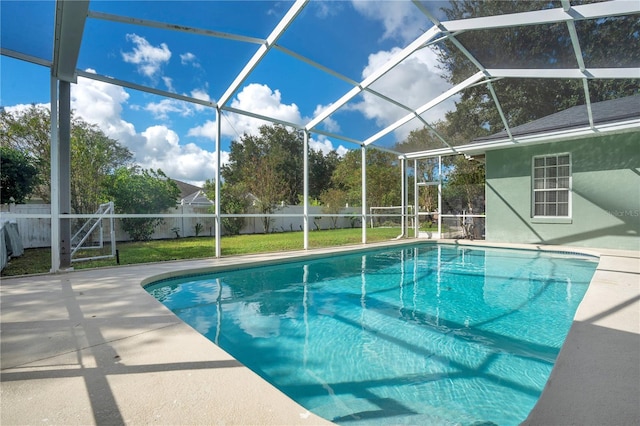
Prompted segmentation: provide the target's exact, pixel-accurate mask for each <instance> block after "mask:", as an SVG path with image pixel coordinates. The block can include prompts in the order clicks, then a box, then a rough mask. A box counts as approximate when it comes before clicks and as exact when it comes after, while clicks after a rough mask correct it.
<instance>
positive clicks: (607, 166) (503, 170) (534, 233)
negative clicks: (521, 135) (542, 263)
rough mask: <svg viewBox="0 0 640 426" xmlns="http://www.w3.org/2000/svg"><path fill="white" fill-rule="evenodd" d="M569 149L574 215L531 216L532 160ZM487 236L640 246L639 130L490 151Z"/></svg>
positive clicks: (519, 240) (506, 239)
mask: <svg viewBox="0 0 640 426" xmlns="http://www.w3.org/2000/svg"><path fill="white" fill-rule="evenodd" d="M567 152H568V153H570V154H571V163H572V191H571V198H572V207H571V215H570V216H571V217H570V218H568V219H564V220H553V219H538V218H535V219H534V218H533V217H532V216H533V214H532V206H531V204H532V195H531V191H532V189H531V185H532V182H531V173H532V165H531V162H532V158H533V156H537V155H551V154H560V153H567ZM486 213H487V217H486V240H487V241H494V242H511V243H534V244H535V243H544V244H562V245H574V246H583V247H598V248H613V249H626V250H640V132H633V133H624V134H619V135H609V136H604V137H596V138H588V139H582V140H573V141H565V142H554V143H548V144H538V145H530V146H523V147H514V148H507V149H501V150H495V151H489V152H487V153H486Z"/></svg>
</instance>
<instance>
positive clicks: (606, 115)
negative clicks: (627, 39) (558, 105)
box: [472, 95, 640, 143]
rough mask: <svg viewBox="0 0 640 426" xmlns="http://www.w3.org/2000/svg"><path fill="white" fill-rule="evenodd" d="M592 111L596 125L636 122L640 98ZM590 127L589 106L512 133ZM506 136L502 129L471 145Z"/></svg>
mask: <svg viewBox="0 0 640 426" xmlns="http://www.w3.org/2000/svg"><path fill="white" fill-rule="evenodd" d="M591 111H592V114H593V123H594V125H600V124H607V123H615V122H620V121H624V120H627V119H637V118H640V95H634V96H628V97H625V98H620V99H613V100H609V101H602V102H594V103H592V104H591ZM588 126H589V116H588V113H587V106H586V105H577V106H574V107H571V108H568V109H565V110H564V111H560V112H557V113H555V114H551V115H548V116H546V117H542V118H539V119H537V120H534V121H531V122H529V123H526V124H523V125H521V126H516V127H513V128H511V129H510V130H511V134H512V135H513V137H518V136H531V135H536V134H541V133H547V132H552V131H555V130H568V129H573V128H580V127H588ZM506 137H508V135H507V132H506V131H505V130H503V131H501V132H498V133H495V134H493V135H490V136H484V137H481V138H477V139H474V140H473V142H472V143H479V142H489V141H492V140H499V139H504V138H506Z"/></svg>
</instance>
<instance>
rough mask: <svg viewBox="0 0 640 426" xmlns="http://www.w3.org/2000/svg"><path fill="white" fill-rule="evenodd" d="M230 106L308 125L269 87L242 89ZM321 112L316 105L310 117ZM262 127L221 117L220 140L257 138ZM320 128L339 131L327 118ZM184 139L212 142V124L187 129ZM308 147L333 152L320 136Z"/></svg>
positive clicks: (260, 122)
mask: <svg viewBox="0 0 640 426" xmlns="http://www.w3.org/2000/svg"><path fill="white" fill-rule="evenodd" d="M194 92H195V91H194ZM194 92H192V96H194V97H197V96H196V94H195V93H194ZM231 106H232V107H233V108H237V109H241V110H243V111H249V112H253V113H256V114H261V115H264V116H267V117H272V118H279V119H281V120H283V121H288V122H291V123H296V124H303V123H306V122H308V121H310V118H309V117H302V116H301V114H300V111H299V109H298V106H297V105H296V104H289V105H287V104H283V103H282V97H281V94H280V91H279V90H271V88H269V86H267V85H264V84H250V85H248V86H246V87H245V88H244V89H242V91H241V92H240V93H239V94H238V96H236V98H235V99H233V101H232V102H231ZM324 108H326V106H321V105H318V106H317V107H316V110H315V112H314V114H317V113H318V112H320V111H322V110H323V109H324ZM264 124H270V123H269V122H265V121H263V120H259V119H256V118H253V117H249V116H244V115H240V114H233V113H224V114H223V118H222V122H221V129H220V131H221V133H222V135H223V136H227V137H230V138H233V139H236V140H239V139H240V136H242V135H243V134H245V133H246V134H250V135H257V134H258V133H259V129H260V126H262V125H264ZM324 124H325V127H326V128H327V130H328V131H338V130H339V129H340V128H339V126H338V124H337V123H336V122H335V121H334V120H332V119H331V118H328V119H327V120H325V121H324ZM188 136H194V137H204V138H208V139H211V140H215V139H216V122H215V120H207V121H206V122H205V123H204V124H202V125H200V126H196V127H193V128H191V129H190V130H189V132H188ZM309 146H310V147H311V148H313V149H315V150H320V151H322V152H323V153H325V154H326V153H328V152H330V151H331V150H333V149H336V148H335V147H334V146H333V143H332V142H331V141H330V140H329V139H328V138H326V137H325V136H323V135H320V136H319V137H318V138H317V139H314V138H311V139H310V140H309ZM336 151H337V152H338V154H340V155H344V153H346V152H347V149H346V148H345V147H344V146H342V145H340V146H339V147H338V148H337V149H336Z"/></svg>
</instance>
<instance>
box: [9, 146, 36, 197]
mask: <svg viewBox="0 0 640 426" xmlns="http://www.w3.org/2000/svg"><path fill="white" fill-rule="evenodd" d="M0 163H1V164H0V188H1V190H0V203H2V204H4V203H9V202H11V199H13V201H14V202H15V203H18V204H22V203H24V202H25V199H26V198H27V197H29V195H30V194H31V192H32V191H33V189H34V188H35V186H36V185H37V184H38V168H37V167H36V166H35V164H34V163H35V160H34V159H33V158H32V157H29V156H28V155H25V154H24V153H23V152H21V151H19V150H17V149H14V148H10V147H8V146H4V145H2V146H0Z"/></svg>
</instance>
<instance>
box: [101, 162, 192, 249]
mask: <svg viewBox="0 0 640 426" xmlns="http://www.w3.org/2000/svg"><path fill="white" fill-rule="evenodd" d="M104 186H105V192H106V194H107V195H108V196H109V197H110V198H111V199H112V200H113V201H114V208H115V211H116V213H120V214H150V213H161V212H163V211H165V210H167V209H168V208H170V207H175V206H176V201H177V198H178V196H179V195H180V190H179V189H178V186H177V185H176V183H175V182H174V181H172V180H171V179H169V178H168V177H167V176H166V175H165V174H164V173H163V172H162V170H160V169H158V170H157V171H154V170H153V169H149V170H145V169H140V168H139V167H131V168H128V167H121V168H119V169H117V170H116V171H115V172H114V173H113V174H112V175H109V176H108V178H107V179H105V182H104ZM163 222H164V220H163V219H162V218H124V219H122V228H123V229H124V230H125V231H126V232H127V234H129V236H130V237H131V238H132V239H133V240H134V241H146V240H148V239H149V238H150V237H151V234H153V231H154V230H155V228H156V226H158V225H159V224H161V223H163Z"/></svg>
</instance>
